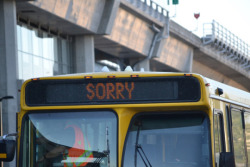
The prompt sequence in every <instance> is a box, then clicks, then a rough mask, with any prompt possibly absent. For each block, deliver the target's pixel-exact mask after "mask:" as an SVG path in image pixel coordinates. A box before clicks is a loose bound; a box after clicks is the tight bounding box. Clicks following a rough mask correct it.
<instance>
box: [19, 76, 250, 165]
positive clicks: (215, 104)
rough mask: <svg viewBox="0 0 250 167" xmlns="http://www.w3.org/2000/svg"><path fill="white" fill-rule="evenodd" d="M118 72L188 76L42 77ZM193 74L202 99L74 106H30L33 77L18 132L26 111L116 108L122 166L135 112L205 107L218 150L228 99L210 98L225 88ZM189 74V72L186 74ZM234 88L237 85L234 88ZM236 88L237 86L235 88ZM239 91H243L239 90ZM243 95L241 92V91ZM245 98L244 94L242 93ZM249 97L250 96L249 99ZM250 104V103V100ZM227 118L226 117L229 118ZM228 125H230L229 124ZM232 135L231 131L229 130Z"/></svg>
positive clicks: (226, 94) (187, 109) (119, 159)
mask: <svg viewBox="0 0 250 167" xmlns="http://www.w3.org/2000/svg"><path fill="white" fill-rule="evenodd" d="M111 75H112V76H115V77H116V78H129V77H131V75H139V77H168V76H184V73H151V72H148V73H144V72H143V73H140V72H108V73H89V74H80V75H69V76H57V77H45V78H39V79H40V80H53V79H84V78H85V77H86V76H91V77H92V78H107V77H108V76H111ZM192 76H193V77H196V78H197V79H198V80H199V82H200V86H201V99H200V100H199V101H198V102H185V103H184V102H182V103H180V102H178V103H160V104H159V103H147V104H107V105H73V106H35V107H30V106H27V105H26V104H25V87H26V85H27V84H28V83H29V82H31V81H32V80H28V81H26V82H25V83H24V84H23V86H22V90H21V112H20V113H19V114H18V132H19V134H20V132H21V126H22V119H23V117H24V115H25V114H27V113H28V112H31V111H32V112H36V111H37V110H62V109H63V110H65V109H66V110H67V109H68V110H69V112H70V111H72V110H74V109H111V110H114V111H115V112H116V113H117V115H118V119H119V125H118V127H119V129H118V145H119V147H118V161H119V167H121V162H122V154H123V148H124V143H125V138H126V134H127V131H128V127H129V124H130V121H131V119H132V118H133V116H134V115H135V114H138V113H141V112H176V111H184V110H185V111H194V110H196V111H203V112H205V113H206V114H207V115H208V116H209V119H210V129H211V146H212V148H211V150H212V153H213V152H214V142H213V141H214V140H213V138H214V135H213V109H214V108H217V109H220V110H222V112H223V113H225V107H224V105H225V103H224V102H221V101H219V100H213V99H211V98H210V95H211V94H215V93H213V92H214V91H215V90H216V88H217V87H220V88H222V89H223V88H224V87H223V84H222V85H221V84H219V83H218V84H217V82H215V81H212V80H209V79H206V78H204V77H202V76H200V75H198V74H192ZM186 77H189V76H186ZM209 82H211V83H210V85H211V84H212V86H206V84H207V83H209ZM229 88H230V87H227V89H226V92H225V91H224V93H225V94H224V95H223V96H224V97H226V98H229V99H230V97H232V95H229V94H230V92H228V90H230V89H229ZM232 89H233V88H232ZM233 90H234V91H236V94H237V90H236V89H233ZM238 93H241V91H240V90H238ZM238 96H239V95H238ZM242 98H244V97H242ZM247 98H249V99H247ZM248 100H249V101H250V95H249V96H247V97H246V99H243V100H241V101H240V102H244V103H247V102H248ZM248 105H249V103H248ZM226 121H227V120H224V122H226ZM225 128H227V127H226V125H225ZM226 135H228V134H226ZM226 147H227V148H228V143H226ZM17 150H18V157H17V158H19V155H20V153H21V151H22V150H20V135H19V137H18V149H17ZM212 161H213V166H215V158H214V156H212Z"/></svg>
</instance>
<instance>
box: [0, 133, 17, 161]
mask: <svg viewBox="0 0 250 167" xmlns="http://www.w3.org/2000/svg"><path fill="white" fill-rule="evenodd" d="M15 135H16V134H9V135H5V136H3V139H0V161H4V162H10V161H12V160H13V159H14V156H15V148H16V141H15V140H9V139H6V137H8V136H15Z"/></svg>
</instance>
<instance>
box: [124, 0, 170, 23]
mask: <svg viewBox="0 0 250 167" xmlns="http://www.w3.org/2000/svg"><path fill="white" fill-rule="evenodd" d="M126 1H127V2H129V3H130V4H132V5H134V6H135V7H136V8H138V9H139V10H141V11H143V12H145V13H146V14H148V15H150V16H152V17H154V18H155V19H157V20H158V21H160V22H166V20H167V17H168V16H169V15H168V14H169V12H168V10H166V9H165V8H163V7H162V6H160V5H158V4H157V3H155V2H154V1H153V0H126Z"/></svg>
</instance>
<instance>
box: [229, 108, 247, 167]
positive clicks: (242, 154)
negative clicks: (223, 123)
mask: <svg viewBox="0 0 250 167" xmlns="http://www.w3.org/2000/svg"><path fill="white" fill-rule="evenodd" d="M231 116H232V136H233V150H234V158H235V165H236V167H238V166H239V167H241V166H246V165H247V155H246V146H245V133H244V126H245V125H244V122H243V121H244V119H243V117H242V116H243V111H241V110H239V109H236V108H232V109H231Z"/></svg>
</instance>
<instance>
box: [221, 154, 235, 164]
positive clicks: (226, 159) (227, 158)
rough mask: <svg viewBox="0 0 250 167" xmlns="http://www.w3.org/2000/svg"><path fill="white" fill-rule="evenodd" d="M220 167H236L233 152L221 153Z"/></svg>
mask: <svg viewBox="0 0 250 167" xmlns="http://www.w3.org/2000/svg"><path fill="white" fill-rule="evenodd" d="M219 167H235V161H234V154H233V153H232V152H221V153H220V166H219Z"/></svg>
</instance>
